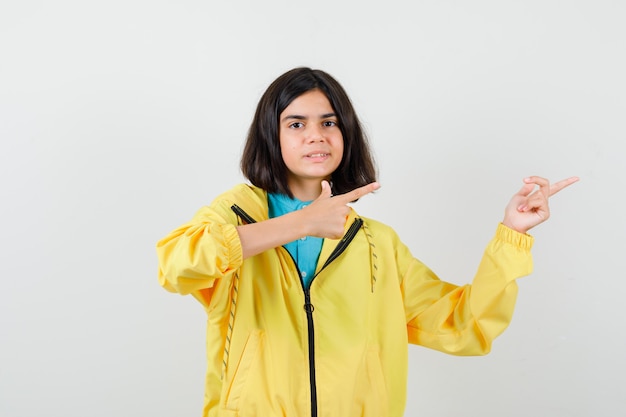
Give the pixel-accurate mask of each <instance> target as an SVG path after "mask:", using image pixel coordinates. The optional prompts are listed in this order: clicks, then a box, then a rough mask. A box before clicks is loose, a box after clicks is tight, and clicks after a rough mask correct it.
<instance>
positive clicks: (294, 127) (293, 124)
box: [289, 122, 304, 129]
mask: <svg viewBox="0 0 626 417" xmlns="http://www.w3.org/2000/svg"><path fill="white" fill-rule="evenodd" d="M302 126H304V124H303V123H302V122H293V123H292V124H290V125H289V127H290V128H292V129H300V128H301V127H302Z"/></svg>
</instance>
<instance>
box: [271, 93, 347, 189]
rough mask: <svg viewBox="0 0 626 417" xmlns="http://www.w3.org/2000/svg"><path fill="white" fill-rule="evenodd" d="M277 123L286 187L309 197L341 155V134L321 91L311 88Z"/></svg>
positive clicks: (295, 100)
mask: <svg viewBox="0 0 626 417" xmlns="http://www.w3.org/2000/svg"><path fill="white" fill-rule="evenodd" d="M279 126H280V129H279V138H280V150H281V153H282V157H283V161H284V162H285V165H286V166H287V169H288V177H287V183H288V185H289V189H290V190H291V192H292V193H294V195H295V196H296V197H298V195H303V194H307V197H306V198H301V199H310V198H308V197H310V195H311V191H313V190H315V191H316V192H318V194H319V190H320V184H321V181H322V180H323V179H330V175H331V174H332V173H333V172H334V171H335V170H336V169H337V167H338V166H339V164H340V163H341V159H342V157H343V136H342V135H341V130H340V129H339V121H338V119H337V115H336V114H335V111H334V110H333V108H332V106H331V105H330V102H329V101H328V99H327V98H326V96H325V95H324V93H322V92H321V91H320V90H311V91H307V92H306V93H304V94H302V95H300V96H298V97H296V98H295V99H294V100H293V101H292V102H291V103H290V104H289V106H287V107H286V108H285V110H284V111H283V112H282V113H281V114H280V120H279ZM315 197H317V195H315V196H314V197H313V198H315ZM299 198H300V197H299Z"/></svg>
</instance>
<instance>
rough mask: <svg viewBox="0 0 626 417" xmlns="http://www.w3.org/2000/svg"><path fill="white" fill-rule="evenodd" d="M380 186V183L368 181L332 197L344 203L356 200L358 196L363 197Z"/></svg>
mask: <svg viewBox="0 0 626 417" xmlns="http://www.w3.org/2000/svg"><path fill="white" fill-rule="evenodd" d="M379 188H380V184H379V183H378V182H372V183H369V184H367V185H364V186H362V187H359V188H356V189H354V190H352V191H350V192H347V193H345V194H341V195H337V196H335V197H333V198H335V199H340V200H343V201H345V202H346V203H349V202H351V201H355V200H358V199H359V198H361V197H363V196H364V195H367V194H369V193H371V192H373V191H376V190H378V189H379Z"/></svg>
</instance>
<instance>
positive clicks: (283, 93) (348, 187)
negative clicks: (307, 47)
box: [241, 67, 376, 197]
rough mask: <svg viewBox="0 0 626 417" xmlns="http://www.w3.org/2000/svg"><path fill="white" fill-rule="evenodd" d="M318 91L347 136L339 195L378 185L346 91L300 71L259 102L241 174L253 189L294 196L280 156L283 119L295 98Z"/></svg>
mask: <svg viewBox="0 0 626 417" xmlns="http://www.w3.org/2000/svg"><path fill="white" fill-rule="evenodd" d="M316 89H317V90H320V91H321V92H322V93H324V95H326V97H327V98H328V101H329V102H330V105H331V106H332V108H333V110H334V112H335V114H336V115H337V119H338V122H339V129H340V130H341V134H342V136H343V143H344V146H343V157H342V160H341V164H340V165H339V166H338V167H337V169H336V170H335V172H333V174H332V176H331V180H332V184H333V193H334V194H344V193H347V192H348V191H352V190H354V189H355V188H358V187H361V186H363V185H366V184H369V183H371V182H373V181H376V166H375V164H374V159H373V157H372V154H371V152H370V148H369V144H368V141H367V137H366V136H365V134H364V132H363V129H362V127H361V123H360V121H359V119H358V117H357V115H356V112H355V111H354V107H353V106H352V103H351V101H350V99H349V97H348V95H347V94H346V92H345V90H344V89H343V87H342V86H341V85H340V84H339V83H338V82H337V81H336V80H335V79H334V78H333V77H331V76H330V75H329V74H327V73H325V72H324V71H321V70H314V69H311V68H306V67H299V68H294V69H292V70H290V71H287V72H286V73H284V74H283V75H281V76H280V77H278V78H277V79H276V80H274V82H272V84H270V86H269V87H268V88H267V90H266V91H265V93H263V96H262V97H261V100H259V104H258V105H257V108H256V112H255V114H254V119H253V120H252V124H251V125H250V130H249V131H248V138H247V140H246V144H245V146H244V150H243V154H242V156H241V172H242V173H243V175H244V176H245V177H246V178H248V180H250V182H251V183H252V184H254V185H256V186H257V187H260V188H262V189H264V190H265V191H268V192H272V193H283V194H287V195H288V196H290V197H293V194H292V193H291V191H290V190H289V187H288V186H287V166H286V165H285V163H284V161H283V158H282V154H281V151H280V140H279V118H280V114H281V113H282V112H283V110H285V108H286V107H287V106H289V104H290V103H291V102H292V101H293V100H294V99H296V98H297V97H299V96H300V95H302V94H304V93H306V92H307V91H311V90H316Z"/></svg>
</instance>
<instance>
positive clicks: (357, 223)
mask: <svg viewBox="0 0 626 417" xmlns="http://www.w3.org/2000/svg"><path fill="white" fill-rule="evenodd" d="M231 209H232V210H233V211H234V212H235V214H237V215H238V216H239V217H241V218H242V219H243V220H244V221H245V222H246V223H248V224H250V223H256V220H254V219H253V218H252V217H250V216H249V215H248V213H246V212H245V211H244V210H243V209H242V208H241V207H239V206H238V205H236V204H233V205H232V206H231ZM362 225H363V219H360V218H356V219H355V220H354V222H352V224H351V225H350V228H348V231H347V232H346V234H345V235H344V236H343V238H341V241H340V242H339V243H338V244H337V246H336V247H335V249H334V250H333V251H332V252H331V254H330V256H329V257H328V259H327V260H326V262H324V265H323V266H322V267H321V268H320V270H319V271H318V272H317V274H315V275H314V276H313V278H311V282H310V283H309V285H308V286H305V285H304V281H302V274H301V272H300V268H298V264H297V263H296V260H295V259H293V256H291V253H289V251H287V253H288V254H289V256H290V257H291V260H292V261H293V263H294V265H295V267H296V271H297V272H298V277H299V278H300V284H301V285H302V290H303V291H304V311H305V312H306V322H307V330H308V341H309V383H310V384H311V417H317V381H316V379H315V326H314V323H313V311H314V310H315V307H314V306H313V303H311V284H312V283H313V280H314V279H315V277H317V276H318V275H319V273H320V272H322V271H323V270H324V268H326V267H327V266H328V265H330V263H331V262H333V261H334V260H335V259H337V258H338V257H339V255H341V254H342V253H343V252H344V251H345V250H346V248H347V247H348V245H349V244H350V242H352V240H353V239H354V237H355V236H356V234H357V233H358V231H359V229H360V228H361V226H362Z"/></svg>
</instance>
